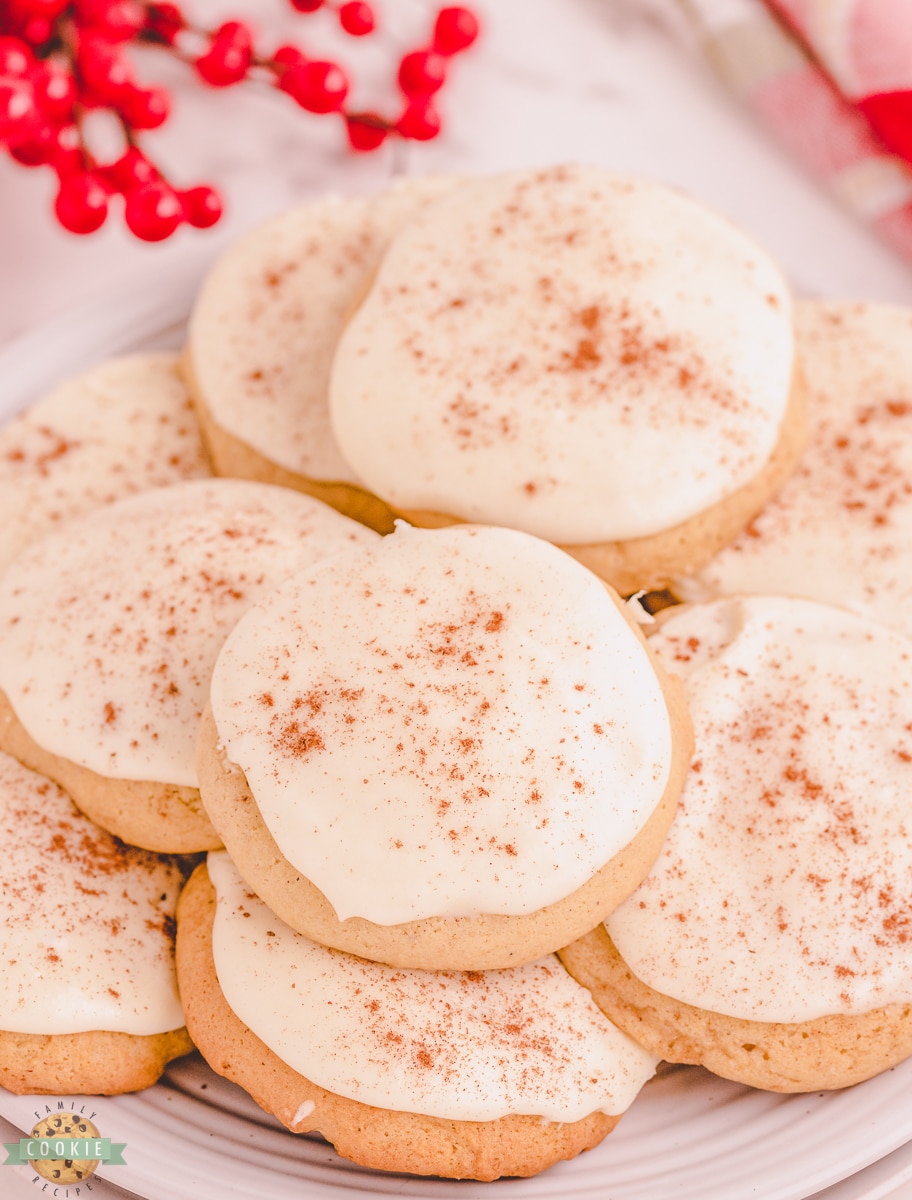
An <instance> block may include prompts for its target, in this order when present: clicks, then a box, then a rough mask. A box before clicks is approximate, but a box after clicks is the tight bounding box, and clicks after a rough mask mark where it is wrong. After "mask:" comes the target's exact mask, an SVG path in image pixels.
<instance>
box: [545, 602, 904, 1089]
mask: <svg viewBox="0 0 912 1200" xmlns="http://www.w3.org/2000/svg"><path fill="white" fill-rule="evenodd" d="M651 643H652V644H653V645H654V646H655V648H656V651H657V653H658V655H659V657H660V659H661V660H662V661H663V662H664V663H665V664H666V666H668V667H672V666H674V667H675V668H677V669H679V670H680V671H681V672H682V674H683V677H684V685H685V689H686V691H687V696H688V700H689V702H690V708H691V713H692V715H693V720H694V730H695V739H696V750H695V755H694V761H693V764H692V766H691V771H690V776H689V778H688V781H687V784H686V785H685V788H684V792H683V795H682V797H681V804H680V807H679V811H678V814H677V816H676V817H675V820H674V822H673V824H672V827H671V830H670V832H669V835H668V839H667V841H666V844H665V846H664V848H663V850H662V853H661V854H660V856H659V858H658V860H657V862H656V864H655V866H654V867H653V869H652V871H651V872H650V874H649V875H648V876H647V878H646V879H645V880H644V882H643V883H642V884H641V885H640V887H639V888H638V889H637V890H636V891H635V892H634V893H633V895H632V896H631V897H630V898H629V899H628V900H627V901H626V902H625V903H624V904H623V905H621V906H620V907H619V908H618V909H617V910H616V911H615V912H614V913H612V914H611V916H610V917H609V918H608V919H607V921H606V922H605V924H604V926H602V927H600V928H599V929H597V930H596V931H595V932H593V933H591V934H589V935H587V936H586V937H584V938H583V939H581V940H580V941H578V942H576V943H575V944H574V945H571V946H569V947H567V948H565V949H564V950H563V951H562V952H561V954H562V959H563V961H564V963H565V965H566V966H567V967H568V969H569V970H570V971H571V973H572V974H573V975H574V976H575V977H576V978H577V979H579V980H580V981H581V982H583V983H585V984H586V986H587V987H589V988H590V989H591V990H592V992H593V995H594V996H595V998H596V999H597V1001H598V1003H599V1004H600V1005H601V1007H602V1008H603V1009H604V1011H605V1012H606V1013H607V1014H608V1016H609V1017H610V1018H611V1019H612V1020H613V1021H615V1022H617V1024H618V1025H619V1026H620V1027H621V1028H622V1029H624V1030H625V1031H626V1032H627V1033H629V1034H630V1035H631V1036H632V1037H635V1038H636V1039H637V1040H638V1041H640V1042H641V1043H642V1044H643V1045H645V1046H647V1047H648V1048H649V1049H651V1050H652V1052H653V1053H655V1054H658V1055H660V1056H661V1057H663V1058H666V1059H667V1060H669V1061H670V1062H686V1063H699V1064H702V1065H703V1066H705V1067H708V1068H709V1069H710V1070H712V1071H714V1072H716V1073H717V1074H719V1075H723V1076H726V1077H727V1078H730V1079H735V1080H738V1081H740V1082H742V1083H747V1084H751V1085H753V1086H756V1087H762V1088H767V1089H771V1090H773V1091H781V1092H800V1091H817V1090H818V1089H824V1088H840V1087H846V1086H849V1085H850V1084H853V1083H857V1082H859V1081H860V1080H863V1079H866V1078H868V1077H870V1076H872V1075H875V1074H877V1073H878V1072H880V1071H883V1070H885V1069H887V1068H888V1067H891V1066H894V1065H895V1064H896V1063H898V1062H900V1061H901V1060H902V1059H903V1058H906V1057H907V1056H908V1055H910V1054H912V958H910V955H909V944H908V943H909V938H910V932H912V910H910V907H909V880H910V879H912V826H910V824H909V800H908V797H909V789H910V786H912V736H910V730H912V673H910V664H912V643H910V642H909V641H907V639H906V638H905V637H903V636H902V635H900V634H897V633H895V632H893V631H891V630H887V629H885V628H884V627H882V626H879V625H877V624H875V623H874V622H873V621H868V620H865V619H863V618H861V617H858V616H855V615H853V614H851V613H847V612H844V611H842V610H840V609H835V608H831V607H829V606H825V605H821V604H818V603H815V602H812V601H807V600H798V599H786V598H780V597H760V596H755V597H746V598H731V599H723V600H717V601H715V602H713V603H711V604H706V605H699V606H694V607H692V608H689V607H685V608H683V609H680V610H671V611H670V612H669V615H668V616H667V617H665V619H664V621H663V622H662V623H661V626H660V628H659V630H658V632H657V633H656V635H655V636H654V638H652V639H651Z"/></svg>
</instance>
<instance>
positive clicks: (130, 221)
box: [124, 179, 184, 242]
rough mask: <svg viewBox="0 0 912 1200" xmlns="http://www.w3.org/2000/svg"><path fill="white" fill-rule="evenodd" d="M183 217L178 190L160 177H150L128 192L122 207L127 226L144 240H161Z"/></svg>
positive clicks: (175, 227)
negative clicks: (146, 181) (149, 181)
mask: <svg viewBox="0 0 912 1200" xmlns="http://www.w3.org/2000/svg"><path fill="white" fill-rule="evenodd" d="M183 216H184V209H183V205H182V204H181V202H180V200H179V199H178V196H177V193H176V192H175V190H174V188H172V187H171V186H170V184H167V183H165V181H164V180H163V179H155V180H152V182H151V183H146V184H143V185H142V186H141V187H138V188H135V189H134V190H133V191H132V192H130V193H129V194H128V195H127V203H126V206H125V208H124V219H125V221H126V222H127V228H128V229H129V230H130V232H131V233H132V234H135V236H136V237H138V238H140V239H141V240H142V241H144V242H161V241H164V239H165V238H168V237H170V236H171V234H172V233H174V231H175V229H177V227H178V225H180V223H181V221H182V220H183Z"/></svg>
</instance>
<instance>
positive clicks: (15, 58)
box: [0, 37, 35, 76]
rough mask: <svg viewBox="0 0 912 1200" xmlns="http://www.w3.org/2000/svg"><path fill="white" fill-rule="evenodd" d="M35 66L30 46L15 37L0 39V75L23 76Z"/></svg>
mask: <svg viewBox="0 0 912 1200" xmlns="http://www.w3.org/2000/svg"><path fill="white" fill-rule="evenodd" d="M34 65H35V56H34V55H33V54H32V48H31V46H29V45H27V44H26V43H25V42H23V41H22V39H21V38H16V37H0V75H17V76H24V75H27V74H28V73H29V71H30V70H31V69H32V67H33V66H34Z"/></svg>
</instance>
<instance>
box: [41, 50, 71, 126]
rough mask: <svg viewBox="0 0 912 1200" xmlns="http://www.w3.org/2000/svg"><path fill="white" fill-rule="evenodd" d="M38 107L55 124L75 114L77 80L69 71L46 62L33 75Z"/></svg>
mask: <svg viewBox="0 0 912 1200" xmlns="http://www.w3.org/2000/svg"><path fill="white" fill-rule="evenodd" d="M32 78H33V80H34V84H35V100H36V102H37V104H38V107H39V108H40V109H41V111H42V112H43V113H44V115H45V116H46V117H47V118H48V120H49V121H50V122H51V123H52V124H54V125H62V124H64V122H67V121H69V120H70V119H71V118H72V116H73V105H74V104H75V103H76V80H75V79H74V78H73V76H72V74H71V73H70V72H69V71H66V70H64V69H63V68H62V67H59V66H57V65H56V64H54V63H50V62H46V63H42V64H41V66H40V67H39V68H38V69H37V70H36V71H35V72H34V74H33V76H32Z"/></svg>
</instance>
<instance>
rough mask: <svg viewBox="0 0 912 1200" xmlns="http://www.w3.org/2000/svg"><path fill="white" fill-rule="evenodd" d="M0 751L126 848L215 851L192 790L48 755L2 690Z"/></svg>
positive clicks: (216, 845)
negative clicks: (62, 792) (45, 781)
mask: <svg viewBox="0 0 912 1200" xmlns="http://www.w3.org/2000/svg"><path fill="white" fill-rule="evenodd" d="M0 750H5V751H6V753H7V754H11V755H12V756H13V758H17V759H18V760H19V761H20V762H21V763H22V764H23V765H24V766H26V767H30V768H31V769H32V770H33V771H38V772H39V773H40V774H41V775H45V776H46V777H47V778H48V779H53V781H54V782H55V783H58V784H59V785H60V786H61V787H62V788H63V789H64V790H65V791H66V792H68V793H69V794H70V796H71V797H72V798H73V801H74V803H75V804H76V806H77V808H79V809H81V811H82V812H84V813H85V814H86V816H87V817H91V819H92V820H93V821H94V822H95V824H96V825H100V826H101V828H102V829H106V830H107V831H108V832H109V833H113V834H114V835H115V836H116V837H119V838H120V839H121V841H123V842H127V843H128V844H129V845H131V846H140V847H142V849H144V850H155V851H157V852H158V853H163V854H169V853H170V854H193V853H196V852H197V851H200V850H218V849H219V848H220V847H221V844H222V843H221V841H220V840H219V836H218V834H217V833H216V832H215V829H213V827H212V823H211V821H210V820H209V818H208V816H207V815H206V811H205V809H204V808H203V805H202V801H201V800H200V794H199V791H198V790H197V789H196V788H192V787H181V786H179V785H177V784H172V783H155V782H139V781H136V780H132V779H111V778H109V777H108V776H106V775H98V774H96V772H95V771H90V770H89V769H88V768H87V767H82V766H80V765H79V764H78V763H74V762H73V761H72V760H71V759H68V758H61V757H60V756H59V755H56V754H52V753H51V752H50V751H49V750H45V749H44V748H43V747H42V746H39V745H38V743H37V742H36V741H35V740H34V739H33V738H32V737H31V735H30V734H29V733H28V731H27V730H26V728H25V726H24V725H23V724H22V722H21V721H20V720H19V718H18V717H17V716H16V713H15V711H14V710H13V707H12V705H11V704H10V702H9V699H8V698H7V696H6V695H5V693H4V692H2V691H0Z"/></svg>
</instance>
